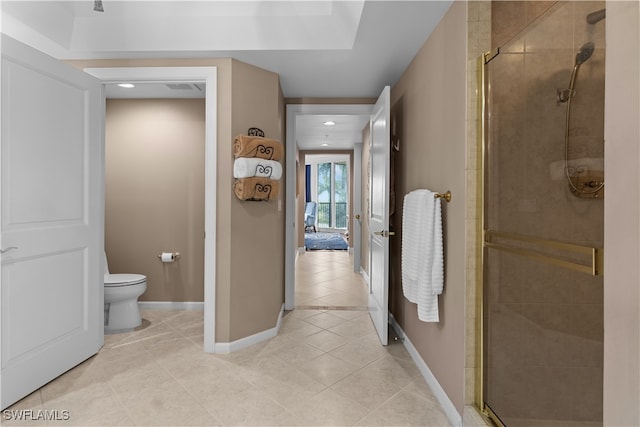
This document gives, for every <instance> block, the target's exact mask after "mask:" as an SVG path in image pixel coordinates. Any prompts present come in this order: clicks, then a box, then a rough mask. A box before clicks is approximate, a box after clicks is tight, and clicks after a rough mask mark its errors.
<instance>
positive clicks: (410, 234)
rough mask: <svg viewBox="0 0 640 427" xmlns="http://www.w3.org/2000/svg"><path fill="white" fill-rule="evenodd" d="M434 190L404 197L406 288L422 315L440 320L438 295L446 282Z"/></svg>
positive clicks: (434, 320)
mask: <svg viewBox="0 0 640 427" xmlns="http://www.w3.org/2000/svg"><path fill="white" fill-rule="evenodd" d="M435 194H436V193H434V192H433V191H430V190H415V191H412V192H410V193H408V194H407V195H406V196H405V198H404V208H403V214H402V262H401V263H402V289H403V292H404V294H405V297H406V298H407V299H408V300H409V301H411V302H413V303H415V304H417V305H418V318H419V319H420V320H422V321H424V322H438V321H439V314H438V295H440V294H441V293H442V290H443V286H444V255H443V245H442V213H441V204H440V199H439V198H435V197H434V196H435Z"/></svg>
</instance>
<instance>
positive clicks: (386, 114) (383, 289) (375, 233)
mask: <svg viewBox="0 0 640 427" xmlns="http://www.w3.org/2000/svg"><path fill="white" fill-rule="evenodd" d="M390 92H391V89H390V88H389V86H386V87H385V88H384V90H383V91H382V94H381V95H380V97H379V98H378V101H377V102H376V105H375V107H374V108H373V112H372V113H371V151H370V161H371V186H370V190H369V191H370V193H369V203H370V204H371V206H370V209H369V230H370V231H369V261H370V262H369V266H370V267H369V315H370V316H371V320H373V324H374V326H375V328H376V331H377V332H378V336H379V337H380V341H381V342H382V345H387V333H388V330H389V171H390V166H389V158H390V133H389V129H390V128H389V125H390V124H389V121H390V111H391V105H390V102H391V101H390Z"/></svg>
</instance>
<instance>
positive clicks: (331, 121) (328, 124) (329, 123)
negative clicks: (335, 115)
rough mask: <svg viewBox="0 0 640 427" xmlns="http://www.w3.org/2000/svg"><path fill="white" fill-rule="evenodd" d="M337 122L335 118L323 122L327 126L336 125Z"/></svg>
mask: <svg viewBox="0 0 640 427" xmlns="http://www.w3.org/2000/svg"><path fill="white" fill-rule="evenodd" d="M335 124H336V122H334V121H333V120H327V121H326V122H324V123H323V125H325V126H334V125H335Z"/></svg>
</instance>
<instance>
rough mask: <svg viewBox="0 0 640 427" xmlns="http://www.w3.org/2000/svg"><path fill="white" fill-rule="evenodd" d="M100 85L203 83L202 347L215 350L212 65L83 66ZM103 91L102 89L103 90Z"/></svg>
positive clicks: (214, 98)
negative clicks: (203, 237) (98, 80)
mask: <svg viewBox="0 0 640 427" xmlns="http://www.w3.org/2000/svg"><path fill="white" fill-rule="evenodd" d="M84 71H85V72H87V73H88V74H90V75H93V76H94V77H96V78H98V79H100V80H101V81H102V83H103V85H107V84H118V83H132V82H133V83H176V84H180V83H197V82H200V83H203V85H204V91H205V117H206V118H205V172H204V179H205V188H204V193H205V194H204V199H205V201H204V236H205V239H204V351H205V352H208V353H215V351H216V349H215V347H216V345H215V343H216V341H215V290H216V283H215V277H216V275H215V270H216V261H215V260H216V246H215V242H216V161H217V158H216V157H217V156H216V145H217V123H216V122H217V69H216V67H122V68H119V67H113V68H87V69H85V70H84ZM103 93H104V91H103Z"/></svg>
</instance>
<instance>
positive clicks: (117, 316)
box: [104, 253, 147, 334]
mask: <svg viewBox="0 0 640 427" xmlns="http://www.w3.org/2000/svg"><path fill="white" fill-rule="evenodd" d="M146 289H147V277H146V276H143V275H142V274H111V273H109V265H108V263H107V254H106V253H105V255H104V332H105V333H106V334H114V333H118V332H128V331H131V330H133V329H134V328H137V327H138V326H140V325H141V324H142V317H141V316H140V309H139V308H138V297H139V296H140V295H142V294H143V293H144V291H145V290H146Z"/></svg>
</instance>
